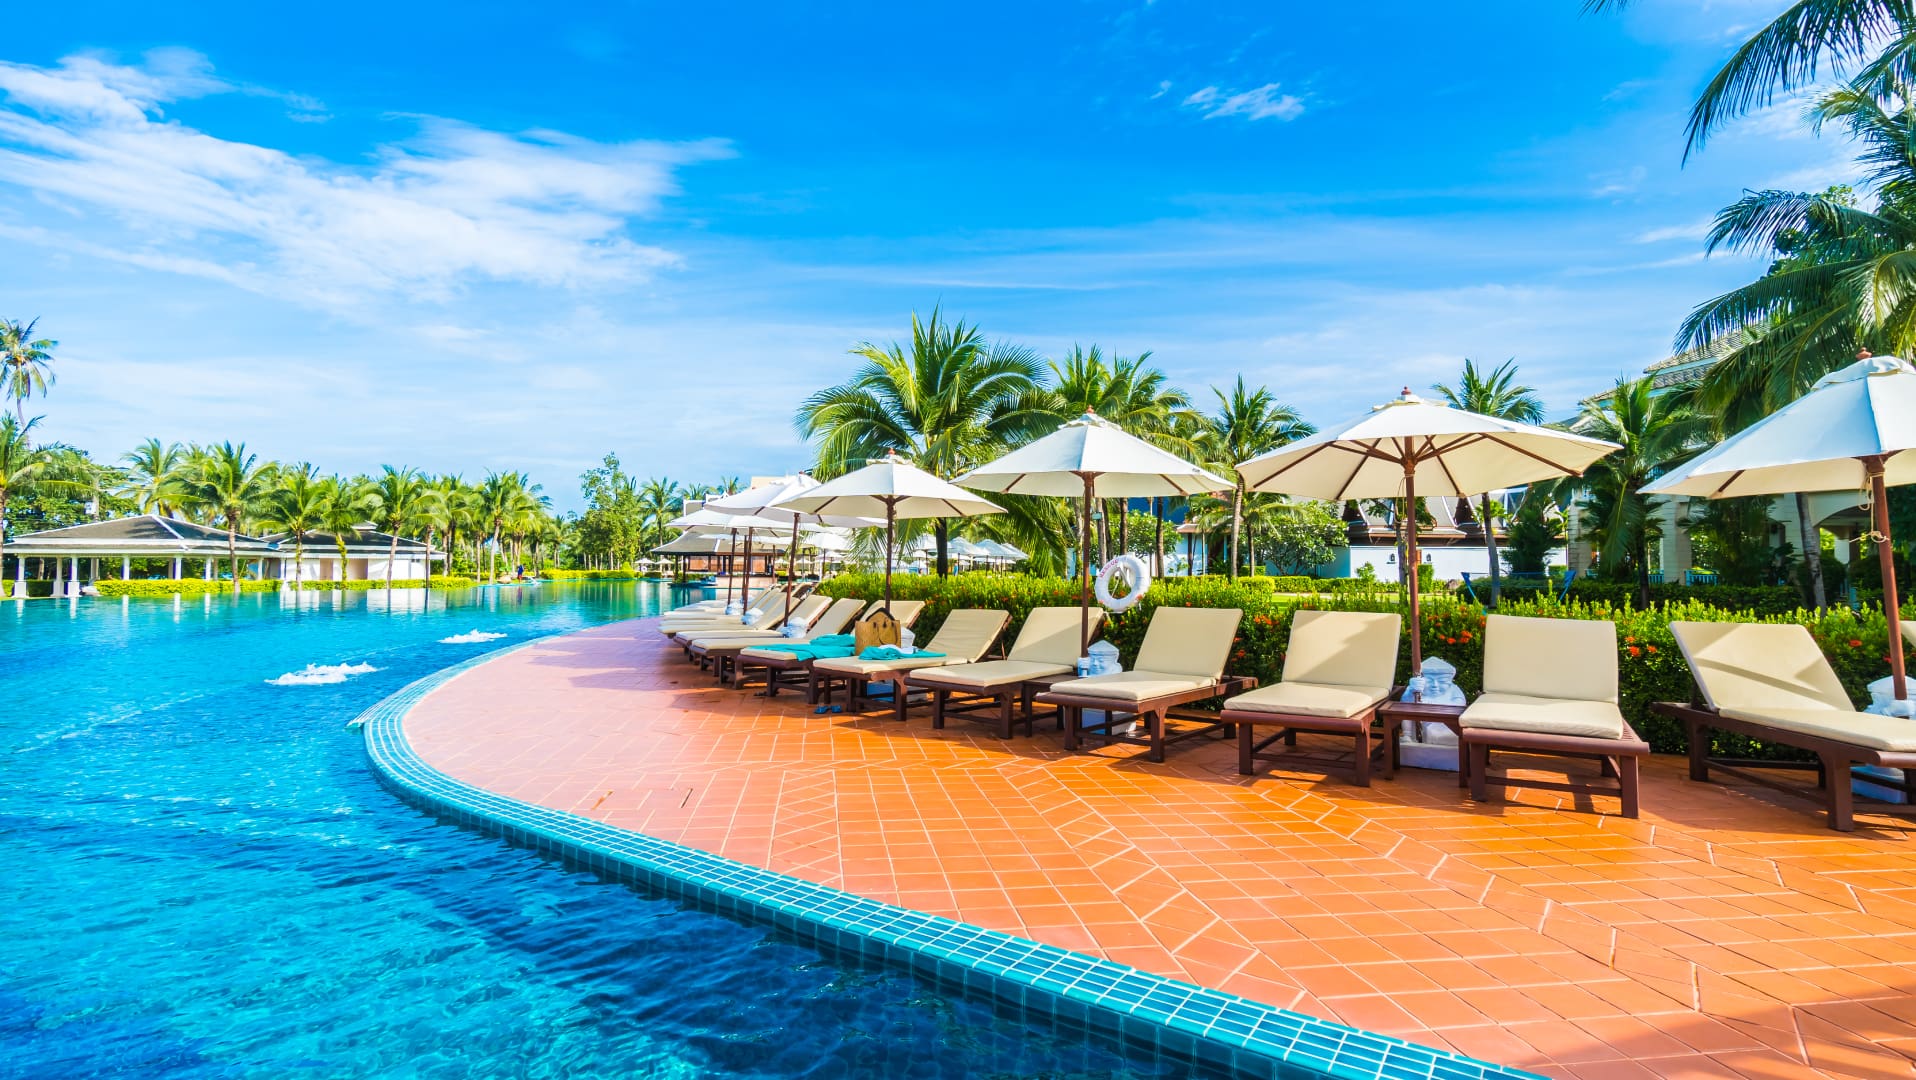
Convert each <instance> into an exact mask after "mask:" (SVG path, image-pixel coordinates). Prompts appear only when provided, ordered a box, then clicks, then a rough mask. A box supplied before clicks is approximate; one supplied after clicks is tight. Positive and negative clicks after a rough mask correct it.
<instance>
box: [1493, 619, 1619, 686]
mask: <svg viewBox="0 0 1916 1080" xmlns="http://www.w3.org/2000/svg"><path fill="white" fill-rule="evenodd" d="M1484 692H1485V693H1486V694H1500V695H1512V696H1515V697H1527V698H1556V699H1559V700H1570V701H1607V702H1610V703H1611V704H1613V705H1614V704H1616V701H1617V624H1616V623H1613V622H1610V621H1608V620H1607V619H1533V618H1526V617H1523V616H1517V615H1491V616H1488V617H1487V618H1486V621H1485V625H1484Z"/></svg>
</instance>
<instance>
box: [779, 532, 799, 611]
mask: <svg viewBox="0 0 1916 1080" xmlns="http://www.w3.org/2000/svg"><path fill="white" fill-rule="evenodd" d="M797 581H798V515H797V514H793V515H792V550H791V553H790V554H788V555H786V556H785V619H789V618H791V617H792V585H793V584H795V583H796V582H797ZM785 619H780V620H779V622H780V623H781V624H783V623H784V621H785Z"/></svg>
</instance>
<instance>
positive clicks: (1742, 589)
mask: <svg viewBox="0 0 1916 1080" xmlns="http://www.w3.org/2000/svg"><path fill="white" fill-rule="evenodd" d="M1570 599H1572V600H1581V601H1583V602H1584V603H1587V604H1610V605H1612V606H1615V607H1628V606H1629V605H1631V604H1634V603H1636V599H1637V586H1636V585H1635V584H1633V583H1630V582H1624V581H1592V580H1588V579H1583V580H1579V581H1577V582H1575V583H1573V584H1572V585H1571V586H1570ZM1692 600H1696V601H1701V602H1702V603H1706V604H1710V605H1712V606H1714V607H1721V608H1731V609H1734V610H1737V611H1754V612H1757V613H1759V614H1762V615H1787V614H1789V613H1790V612H1792V611H1795V610H1796V609H1797V608H1800V607H1802V606H1803V594H1802V593H1800V592H1798V591H1797V590H1796V588H1795V587H1794V586H1790V585H1679V584H1676V583H1674V582H1666V583H1664V584H1661V585H1652V586H1650V602H1651V603H1652V604H1671V603H1687V602H1689V601H1692Z"/></svg>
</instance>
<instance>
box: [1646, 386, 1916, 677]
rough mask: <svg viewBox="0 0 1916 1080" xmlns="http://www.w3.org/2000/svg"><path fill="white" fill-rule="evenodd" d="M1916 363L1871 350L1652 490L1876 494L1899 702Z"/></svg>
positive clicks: (1915, 443)
mask: <svg viewBox="0 0 1916 1080" xmlns="http://www.w3.org/2000/svg"><path fill="white" fill-rule="evenodd" d="M1912 450H1916V367H1912V366H1911V365H1910V363H1909V361H1907V360H1902V359H1899V358H1897V357H1894V356H1870V355H1869V354H1867V353H1865V354H1863V356H1862V357H1861V358H1860V359H1858V360H1857V361H1856V362H1855V363H1854V364H1851V365H1849V366H1848V367H1846V368H1843V369H1842V370H1840V371H1833V372H1830V373H1829V374H1828V375H1825V376H1823V377H1822V378H1821V379H1818V380H1817V381H1816V385H1814V386H1812V387H1810V392H1809V393H1807V394H1804V395H1803V396H1802V397H1800V398H1797V399H1796V400H1795V401H1792V402H1790V403H1789V404H1788V405H1785V406H1784V407H1783V408H1781V409H1778V410H1777V411H1776V412H1773V413H1771V414H1770V415H1768V416H1766V417H1764V418H1763V419H1761V420H1759V421H1757V422H1756V423H1754V424H1751V425H1750V426H1749V427H1747V428H1744V429H1743V430H1742V431H1740V432H1738V433H1736V434H1735V435H1732V436H1730V437H1729V438H1728V439H1726V440H1724V441H1723V442H1721V443H1718V444H1717V445H1716V446H1714V447H1712V448H1711V449H1710V450H1709V451H1707V452H1705V453H1704V454H1702V455H1700V456H1698V457H1697V458H1695V459H1694V460H1692V461H1691V462H1690V463H1689V464H1687V465H1684V466H1683V467H1682V468H1680V469H1675V470H1672V471H1671V472H1669V473H1667V474H1665V475H1664V476H1663V478H1662V479H1660V480H1658V481H1657V482H1656V483H1654V484H1652V485H1650V486H1649V487H1647V488H1644V491H1646V492H1649V493H1651V494H1657V495H1699V496H1702V497H1704V498H1708V499H1729V498H1735V497H1736V496H1739V495H1787V494H1794V493H1796V492H1799V491H1802V492H1812V491H1864V492H1868V497H1869V503H1870V513H1871V518H1872V522H1871V529H1872V530H1873V534H1872V536H1871V539H1872V540H1873V541H1874V542H1875V544H1876V551H1877V558H1878V559H1880V560H1881V563H1882V568H1883V610H1884V611H1885V612H1888V613H1889V631H1890V632H1889V667H1890V674H1891V675H1892V676H1894V688H1895V692H1896V697H1897V699H1898V700H1903V699H1905V698H1906V697H1907V694H1906V690H1907V679H1906V670H1905V667H1904V659H1903V636H1902V635H1901V634H1899V633H1897V632H1896V621H1897V614H1896V613H1897V612H1899V611H1900V610H1901V607H1900V606H1899V604H1900V598H1899V597H1898V596H1897V594H1896V573H1895V569H1894V565H1893V560H1894V552H1893V549H1892V547H1891V545H1890V530H1889V496H1888V491H1887V489H1888V488H1889V487H1891V486H1893V485H1896V484H1910V483H1916V453H1911V451H1912Z"/></svg>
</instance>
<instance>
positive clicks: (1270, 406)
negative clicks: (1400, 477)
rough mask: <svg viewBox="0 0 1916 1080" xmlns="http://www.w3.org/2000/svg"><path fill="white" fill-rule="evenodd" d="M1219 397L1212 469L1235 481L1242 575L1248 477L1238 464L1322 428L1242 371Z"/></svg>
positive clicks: (1210, 444) (1235, 536)
mask: <svg viewBox="0 0 1916 1080" xmlns="http://www.w3.org/2000/svg"><path fill="white" fill-rule="evenodd" d="M1211 392H1212V393H1214V394H1216V395H1217V400H1218V411H1217V413H1216V415H1214V416H1212V417H1211V419H1210V431H1209V433H1208V438H1207V450H1208V452H1209V455H1210V457H1211V463H1210V467H1211V468H1213V469H1215V470H1217V471H1218V472H1220V473H1223V474H1226V475H1229V476H1230V477H1231V478H1232V480H1233V481H1234V482H1233V483H1232V485H1231V494H1230V503H1231V570H1230V576H1231V577H1232V578H1236V577H1237V573H1238V565H1239V561H1238V547H1239V544H1240V542H1241V540H1242V538H1243V534H1244V495H1245V489H1244V478H1243V477H1242V476H1240V475H1238V472H1237V466H1238V464H1239V463H1240V462H1243V461H1248V460H1249V459H1251V458H1254V457H1256V456H1257V455H1259V454H1262V453H1264V452H1266V451H1269V450H1275V449H1277V448H1278V447H1280V446H1283V445H1285V444H1286V443H1291V442H1295V441H1297V440H1298V439H1301V438H1303V437H1305V436H1306V435H1309V434H1311V433H1312V432H1314V431H1316V430H1317V429H1316V428H1314V427H1312V426H1311V425H1309V424H1307V423H1305V422H1304V419H1303V417H1302V416H1300V415H1299V414H1298V412H1297V410H1296V409H1293V408H1291V407H1290V406H1289V405H1283V404H1280V403H1279V402H1278V400H1277V398H1276V397H1274V396H1273V395H1272V394H1271V391H1270V390H1269V388H1267V387H1262V386H1260V387H1258V388H1257V389H1256V390H1251V389H1249V388H1248V387H1246V386H1245V385H1244V376H1242V375H1239V376H1238V377H1237V382H1236V384H1235V385H1233V386H1232V387H1231V392H1230V393H1229V394H1226V393H1225V392H1224V391H1222V390H1219V389H1217V388H1216V387H1212V388H1211Z"/></svg>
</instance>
